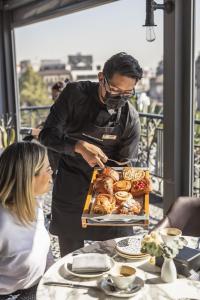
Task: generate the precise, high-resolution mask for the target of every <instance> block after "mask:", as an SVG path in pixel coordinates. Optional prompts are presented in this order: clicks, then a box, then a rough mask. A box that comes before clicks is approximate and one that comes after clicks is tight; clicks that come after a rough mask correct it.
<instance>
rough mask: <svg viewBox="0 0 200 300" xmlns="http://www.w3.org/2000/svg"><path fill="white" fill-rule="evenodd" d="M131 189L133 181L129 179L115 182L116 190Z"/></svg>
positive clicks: (127, 190)
mask: <svg viewBox="0 0 200 300" xmlns="http://www.w3.org/2000/svg"><path fill="white" fill-rule="evenodd" d="M130 189H131V182H130V181H128V180H119V181H117V182H115V183H114V191H115V192H118V191H126V192H129V191H130Z"/></svg>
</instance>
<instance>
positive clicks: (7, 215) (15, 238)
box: [0, 205, 35, 255]
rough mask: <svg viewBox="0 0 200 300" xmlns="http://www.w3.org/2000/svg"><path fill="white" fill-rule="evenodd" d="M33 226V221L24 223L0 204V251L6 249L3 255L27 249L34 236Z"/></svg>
mask: <svg viewBox="0 0 200 300" xmlns="http://www.w3.org/2000/svg"><path fill="white" fill-rule="evenodd" d="M34 227H35V222H34V223H33V224H31V225H24V224H22V223H21V222H20V221H19V220H18V219H17V217H16V216H15V215H14V214H12V213H11V212H10V211H9V210H8V209H6V208H4V207H3V206H2V205H0V236H1V238H0V252H4V251H6V253H5V255H8V254H9V255H10V254H11V255H13V254H15V252H18V251H20V250H21V249H28V248H29V244H30V243H31V240H32V239H33V236H34V230H35V229H34ZM19 241H20V242H19Z"/></svg>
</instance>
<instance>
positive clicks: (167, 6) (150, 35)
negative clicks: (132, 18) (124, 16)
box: [143, 0, 174, 42]
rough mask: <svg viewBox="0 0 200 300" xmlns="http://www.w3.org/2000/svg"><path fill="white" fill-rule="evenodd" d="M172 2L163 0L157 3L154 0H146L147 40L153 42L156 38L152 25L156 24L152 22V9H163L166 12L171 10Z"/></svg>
mask: <svg viewBox="0 0 200 300" xmlns="http://www.w3.org/2000/svg"><path fill="white" fill-rule="evenodd" d="M173 8H174V3H173V2H172V1H165V2H164V3H163V4H158V3H156V2H155V1H154V0H146V20H145V25H143V26H145V27H146V40H147V41H148V42H153V41H155V39H156V35H155V31H154V27H155V26H157V25H156V24H155V23H154V11H155V10H157V9H163V10H164V11H166V12H167V13H170V12H172V11H173Z"/></svg>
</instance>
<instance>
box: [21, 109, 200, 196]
mask: <svg viewBox="0 0 200 300" xmlns="http://www.w3.org/2000/svg"><path fill="white" fill-rule="evenodd" d="M49 109H50V106H43V107H37V106H33V107H22V108H21V118H22V123H21V124H22V126H25V127H35V126H36V125H37V124H41V123H42V122H44V121H45V119H46V117H47V115H48V113H49ZM139 115H140V122H141V139H140V143H139V157H138V161H139V165H140V166H143V167H148V168H149V170H150V173H151V176H152V181H153V191H154V193H155V194H156V195H157V196H159V197H161V198H162V197H163V115H158V114H148V113H139ZM199 137H200V120H195V136H194V186H193V192H194V195H196V196H200V138H199Z"/></svg>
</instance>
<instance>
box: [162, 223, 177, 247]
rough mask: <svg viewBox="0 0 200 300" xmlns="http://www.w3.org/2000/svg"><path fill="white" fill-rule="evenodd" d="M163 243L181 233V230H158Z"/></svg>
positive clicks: (170, 240) (171, 228)
mask: <svg viewBox="0 0 200 300" xmlns="http://www.w3.org/2000/svg"><path fill="white" fill-rule="evenodd" d="M159 233H160V235H161V238H162V240H163V242H164V243H166V244H167V243H170V242H172V241H174V240H175V239H177V238H179V237H180V236H181V235H182V231H181V230H180V229H178V228H173V227H170V228H162V229H160V231H159Z"/></svg>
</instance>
